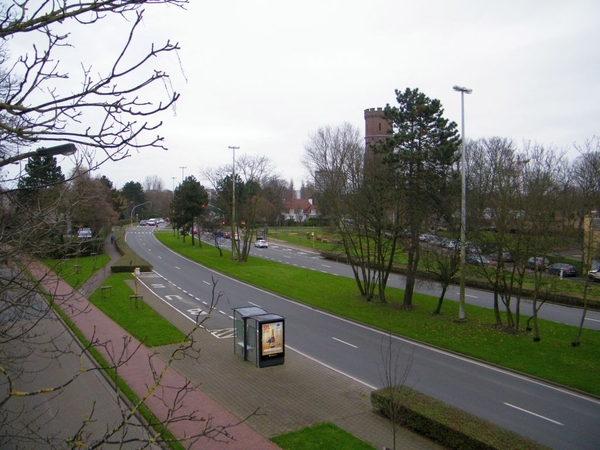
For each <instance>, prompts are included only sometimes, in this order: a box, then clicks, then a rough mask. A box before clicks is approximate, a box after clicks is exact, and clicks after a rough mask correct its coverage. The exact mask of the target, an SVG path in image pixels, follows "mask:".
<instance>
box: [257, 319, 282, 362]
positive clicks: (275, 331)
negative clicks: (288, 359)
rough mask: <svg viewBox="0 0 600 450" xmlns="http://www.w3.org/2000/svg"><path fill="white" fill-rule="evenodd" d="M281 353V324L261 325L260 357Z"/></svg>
mask: <svg viewBox="0 0 600 450" xmlns="http://www.w3.org/2000/svg"><path fill="white" fill-rule="evenodd" d="M282 352H283V322H270V323H263V324H262V356H267V355H274V354H276V353H282Z"/></svg>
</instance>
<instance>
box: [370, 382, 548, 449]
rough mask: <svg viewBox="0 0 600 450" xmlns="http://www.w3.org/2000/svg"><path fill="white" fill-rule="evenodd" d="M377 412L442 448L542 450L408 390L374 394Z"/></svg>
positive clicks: (379, 391) (402, 389)
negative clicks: (437, 443) (442, 446)
mask: <svg viewBox="0 0 600 450" xmlns="http://www.w3.org/2000/svg"><path fill="white" fill-rule="evenodd" d="M371 405H372V406H373V409H374V410H375V411H376V412H378V413H380V414H381V415H383V416H384V417H387V418H389V419H394V418H395V420H396V421H397V422H398V424H399V425H403V426H405V427H407V428H410V429H412V430H414V431H415V432H417V433H419V434H421V435H422V436H426V437H428V438H429V439H432V440H434V441H437V442H439V443H440V444H442V445H444V446H446V447H448V448H451V449H460V450H503V449H507V450H508V449H511V450H512V449H522V450H541V449H547V447H544V446H543V445H541V444H538V443H537V442H534V441H532V440H530V439H527V438H524V437H522V436H520V435H518V434H517V433H514V432H512V431H508V430H505V429H504V428H501V427H499V426H496V425H494V424H492V423H490V422H488V421H486V420H484V419H481V418H479V417H476V416H473V415H471V414H469V413H467V412H465V411H462V410H460V409H457V408H454V407H453V406H450V405H447V404H446V403H444V402H441V401H439V400H436V399H434V398H432V397H429V396H427V395H424V394H421V393H419V392H417V391H415V390H413V389H410V388H408V387H406V386H396V387H388V388H383V389H379V390H376V391H373V392H372V393H371Z"/></svg>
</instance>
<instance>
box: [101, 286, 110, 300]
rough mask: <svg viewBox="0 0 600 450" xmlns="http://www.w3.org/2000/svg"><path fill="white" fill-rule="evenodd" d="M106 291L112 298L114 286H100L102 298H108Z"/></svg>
mask: <svg viewBox="0 0 600 450" xmlns="http://www.w3.org/2000/svg"><path fill="white" fill-rule="evenodd" d="M106 291H108V294H109V295H110V297H111V298H112V286H100V298H106V295H107V294H106Z"/></svg>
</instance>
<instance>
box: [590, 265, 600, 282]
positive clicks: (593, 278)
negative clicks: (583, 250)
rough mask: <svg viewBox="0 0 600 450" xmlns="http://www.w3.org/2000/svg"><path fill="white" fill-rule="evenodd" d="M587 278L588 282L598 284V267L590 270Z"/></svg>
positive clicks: (599, 270) (599, 269)
mask: <svg viewBox="0 0 600 450" xmlns="http://www.w3.org/2000/svg"><path fill="white" fill-rule="evenodd" d="M588 278H589V279H590V281H594V282H599V281H600V267H599V268H596V269H593V270H590V271H589V272H588Z"/></svg>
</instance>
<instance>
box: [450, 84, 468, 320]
mask: <svg viewBox="0 0 600 450" xmlns="http://www.w3.org/2000/svg"><path fill="white" fill-rule="evenodd" d="M452 89H454V90H455V91H457V92H460V117H461V119H460V120H461V132H460V138H461V139H460V140H461V150H460V174H461V193H460V194H461V195H460V299H459V303H458V320H459V321H464V320H466V316H465V272H466V260H467V242H466V241H467V236H466V230H467V158H466V147H465V144H466V143H465V140H466V139H465V94H470V93H471V92H473V89H469V88H466V87H461V86H453V87H452Z"/></svg>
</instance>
